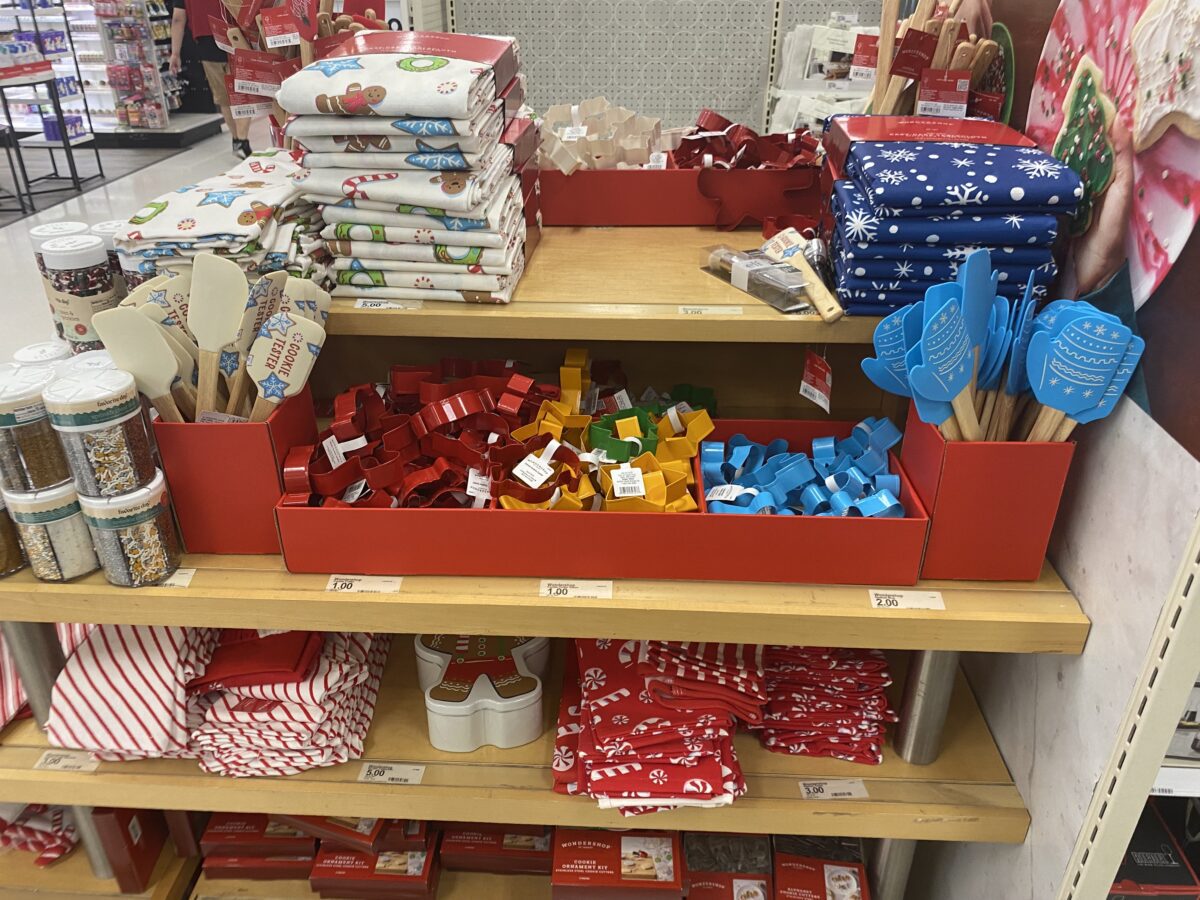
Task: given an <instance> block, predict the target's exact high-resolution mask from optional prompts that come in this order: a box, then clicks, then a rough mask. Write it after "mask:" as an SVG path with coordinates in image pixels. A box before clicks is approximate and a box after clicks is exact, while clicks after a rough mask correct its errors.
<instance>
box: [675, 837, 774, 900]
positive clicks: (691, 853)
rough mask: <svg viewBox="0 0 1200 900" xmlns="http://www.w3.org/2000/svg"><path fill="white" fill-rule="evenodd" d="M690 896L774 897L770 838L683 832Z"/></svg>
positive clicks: (722, 899)
mask: <svg viewBox="0 0 1200 900" xmlns="http://www.w3.org/2000/svg"><path fill="white" fill-rule="evenodd" d="M683 856H684V867H685V868H686V869H687V874H686V877H685V884H686V885H687V896H688V900H771V886H772V878H771V839H770V838H769V837H768V836H766V835H754V834H716V833H697V832H688V833H687V834H685V835H684V836H683Z"/></svg>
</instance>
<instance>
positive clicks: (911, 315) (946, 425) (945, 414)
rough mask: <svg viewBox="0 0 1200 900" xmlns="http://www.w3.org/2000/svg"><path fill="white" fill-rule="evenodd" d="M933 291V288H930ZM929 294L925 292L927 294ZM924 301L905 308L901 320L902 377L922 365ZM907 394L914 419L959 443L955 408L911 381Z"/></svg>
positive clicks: (960, 435) (960, 434)
mask: <svg viewBox="0 0 1200 900" xmlns="http://www.w3.org/2000/svg"><path fill="white" fill-rule="evenodd" d="M931 290H932V288H931ZM927 295H928V293H927ZM924 314H925V301H924V300H922V301H920V302H918V303H914V304H913V305H912V306H910V307H908V312H907V314H906V315H905V318H904V326H903V327H904V346H905V348H906V349H905V351H904V372H905V378H907V377H908V374H909V373H910V372H911V371H912V369H913V367H914V366H919V365H921V360H922V356H921V331H922V329H923V328H924V324H925V320H924ZM908 389H909V394H908V396H910V397H912V400H913V403H914V404H915V405H916V407H917V416H918V418H920V420H921V421H922V422H928V423H930V424H931V425H936V426H937V428H938V430H939V431H940V432H941V433H942V437H944V438H945V439H946V440H948V441H961V440H962V439H963V438H962V432H961V431H960V430H959V427H958V421H957V420H956V419H955V418H954V408H953V407H952V406H951V405H950V404H949V403H945V402H943V401H941V400H934V399H933V398H932V397H926V396H925V395H924V394H922V393H920V392H919V391H917V390H915V389H914V388H913V386H912V382H911V381H910V382H909V385H908Z"/></svg>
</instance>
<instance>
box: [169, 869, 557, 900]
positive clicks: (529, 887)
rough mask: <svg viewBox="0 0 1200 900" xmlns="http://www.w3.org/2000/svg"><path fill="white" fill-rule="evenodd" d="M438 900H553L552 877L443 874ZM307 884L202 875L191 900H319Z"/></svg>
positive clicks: (443, 872)
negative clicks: (482, 899) (213, 877)
mask: <svg viewBox="0 0 1200 900" xmlns="http://www.w3.org/2000/svg"><path fill="white" fill-rule="evenodd" d="M437 895H438V900H481V898H483V897H486V898H488V900H550V877H549V876H548V875H486V874H484V873H481V872H447V871H445V870H443V871H442V874H441V880H440V881H439V882H438V892H437ZM320 896H321V895H320V894H318V893H317V892H316V891H314V890H313V889H312V888H310V887H309V886H308V882H307V881H236V880H227V879H224V878H220V879H213V880H209V879H208V878H205V877H204V875H201V876H200V878H199V880H198V881H197V882H196V886H195V887H193V888H192V893H191V900H240V898H242V897H245V898H247V900H317V898H319V897H320Z"/></svg>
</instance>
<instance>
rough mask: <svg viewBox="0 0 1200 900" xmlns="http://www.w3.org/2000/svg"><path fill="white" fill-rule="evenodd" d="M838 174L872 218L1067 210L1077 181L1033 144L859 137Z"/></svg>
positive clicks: (1078, 189) (1077, 191) (1075, 198)
mask: <svg viewBox="0 0 1200 900" xmlns="http://www.w3.org/2000/svg"><path fill="white" fill-rule="evenodd" d="M846 173H847V174H848V175H849V176H850V177H851V178H852V179H853V180H854V182H855V183H856V184H857V185H858V187H859V188H860V189H861V190H862V192H863V194H864V195H865V196H866V197H867V198H868V199H869V203H870V205H871V207H872V209H873V210H874V212H875V214H876V215H877V216H878V217H880V218H893V217H898V218H912V217H928V216H930V215H931V214H936V213H937V212H944V211H946V210H960V211H971V210H975V211H982V212H985V213H990V214H996V213H1019V214H1031V213H1049V214H1054V215H1072V214H1073V213H1074V212H1075V209H1076V207H1077V206H1078V204H1079V200H1080V198H1081V197H1083V182H1082V181H1081V180H1080V178H1079V176H1078V175H1077V174H1076V173H1075V172H1074V171H1072V170H1071V169H1070V168H1069V167H1068V166H1066V165H1064V164H1063V163H1061V162H1059V161H1058V160H1057V159H1055V158H1054V157H1053V156H1050V155H1049V154H1048V153H1045V152H1044V151H1042V150H1039V149H1038V148H1036V147H1009V146H1002V145H998V144H958V143H948V144H939V143H928V144H913V143H901V142H894V141H882V142H874V141H863V142H861V143H857V144H855V145H854V146H853V147H851V149H850V153H849V155H848V156H847V158H846Z"/></svg>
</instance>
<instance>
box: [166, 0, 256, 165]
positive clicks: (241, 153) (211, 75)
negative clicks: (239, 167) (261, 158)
mask: <svg viewBox="0 0 1200 900" xmlns="http://www.w3.org/2000/svg"><path fill="white" fill-rule="evenodd" d="M172 7H173V8H174V10H175V11H174V14H173V15H172V17H171V73H172V74H173V75H178V74H179V69H180V68H181V66H182V64H183V61H182V51H183V36H184V30H185V29H187V28H190V29H191V32H192V38H193V39H194V40H195V44H196V48H197V52H198V54H199V56H200V63H201V65H203V66H204V76H205V78H206V80H207V81H208V88H209V90H210V91H212V97H213V103H215V104H216V105H217V108H218V109H220V110H221V115H222V116H224V117H225V124H226V125H227V126H228V127H229V133H230V134H231V135H233V153H234V155H235V156H237V157H238V158H239V159H245V158H246V157H247V156H249V155H250V153H251V148H250V120H249V119H235V118H234V117H233V112H232V111H231V110H230V108H229V91H228V90H227V89H226V87H225V76H226V75H227V74H229V64H228V58H227V57H226V55H225V51H224V50H222V49H221V48H220V47H218V46H217V42H216V41H215V40H213V36H212V29H211V27H210V26H209V24H208V19H209V16H212V17H213V18H217V19H219V18H220V17H221V0H172Z"/></svg>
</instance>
